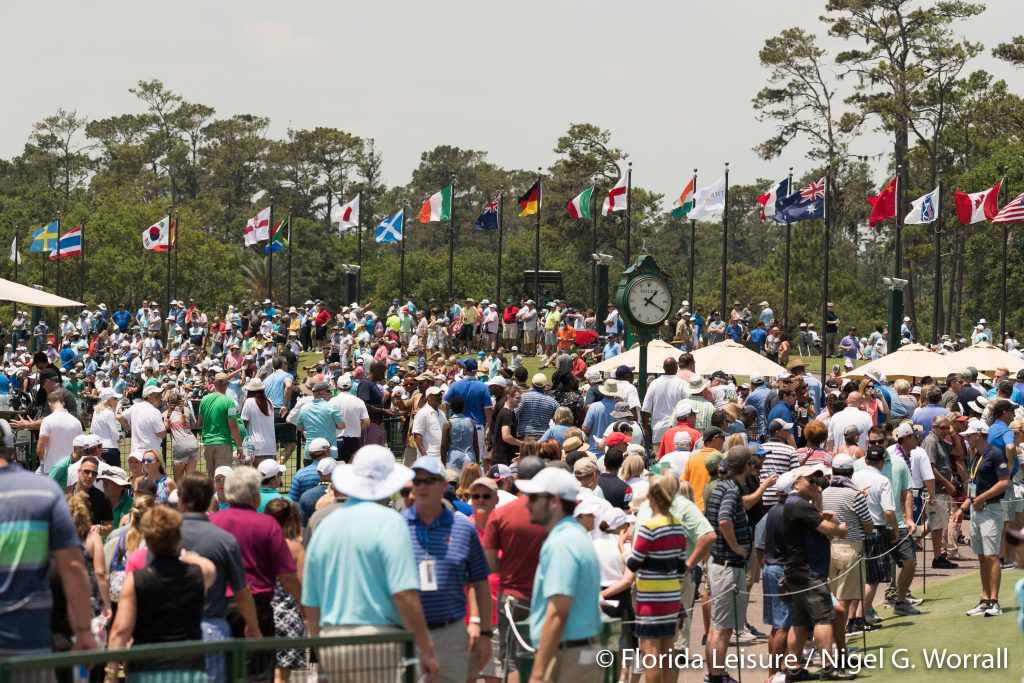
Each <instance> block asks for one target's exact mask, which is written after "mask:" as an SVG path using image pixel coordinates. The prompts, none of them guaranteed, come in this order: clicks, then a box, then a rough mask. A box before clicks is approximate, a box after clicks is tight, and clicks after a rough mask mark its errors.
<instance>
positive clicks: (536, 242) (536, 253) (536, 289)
mask: <svg viewBox="0 0 1024 683" xmlns="http://www.w3.org/2000/svg"><path fill="white" fill-rule="evenodd" d="M543 196H544V189H543V188H542V187H541V180H540V166H538V167H537V227H536V230H535V232H534V236H533V300H534V301H535V302H537V305H538V306H540V211H541V206H543V205H542V203H541V199H542V198H543Z"/></svg>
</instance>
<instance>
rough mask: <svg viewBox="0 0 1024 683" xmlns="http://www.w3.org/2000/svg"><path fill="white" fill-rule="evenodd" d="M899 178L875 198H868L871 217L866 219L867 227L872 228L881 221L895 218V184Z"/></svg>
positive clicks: (890, 182)
mask: <svg viewBox="0 0 1024 683" xmlns="http://www.w3.org/2000/svg"><path fill="white" fill-rule="evenodd" d="M898 181H899V177H898V176H897V177H896V178H893V179H892V180H890V181H889V182H888V183H886V185H885V187H884V188H882V193H881V194H879V195H877V196H875V197H868V204H870V205H871V216H870V217H868V225H870V226H871V227H872V228H873V227H875V226H876V225H878V224H879V223H881V222H882V221H885V220H888V219H890V218H895V217H896V183H897V182H898Z"/></svg>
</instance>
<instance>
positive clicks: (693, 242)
mask: <svg viewBox="0 0 1024 683" xmlns="http://www.w3.org/2000/svg"><path fill="white" fill-rule="evenodd" d="M693 198H694V199H696V198H697V169H693ZM690 210H691V211H692V210H693V203H692V202H691V204H690ZM696 267H697V221H695V220H691V221H690V286H689V292H688V296H687V299H686V300H687V301H689V302H690V306H694V305H695V304H694V302H693V296H694V295H693V270H694V268H696ZM721 313H722V317H723V318H724V317H725V311H724V310H723V311H722V312H721Z"/></svg>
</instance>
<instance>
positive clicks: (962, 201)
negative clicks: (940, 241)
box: [953, 180, 1003, 225]
mask: <svg viewBox="0 0 1024 683" xmlns="http://www.w3.org/2000/svg"><path fill="white" fill-rule="evenodd" d="M1002 185H1003V181H1002V180H1000V181H999V182H998V183H996V184H995V185H993V186H992V187H991V188H989V189H987V190H982V191H981V192H971V193H970V194H968V193H966V192H961V191H960V190H957V191H956V192H954V193H953V202H954V203H955V204H956V217H957V218H958V219H960V223H962V224H963V225H971V224H973V223H980V222H981V221H990V220H992V219H993V218H995V216H996V214H997V213H999V190H1000V189H1001V188H1002Z"/></svg>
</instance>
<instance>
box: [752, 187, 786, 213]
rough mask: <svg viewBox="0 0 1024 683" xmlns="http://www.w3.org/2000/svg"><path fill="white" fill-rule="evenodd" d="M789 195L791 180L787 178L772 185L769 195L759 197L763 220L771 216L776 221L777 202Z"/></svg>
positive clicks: (758, 201)
mask: <svg viewBox="0 0 1024 683" xmlns="http://www.w3.org/2000/svg"><path fill="white" fill-rule="evenodd" d="M788 194H789V178H786V179H784V180H780V181H779V182H777V183H775V184H774V185H772V187H771V189H770V190H768V194H763V195H761V196H760V197H758V198H757V203H758V204H760V205H761V220H762V221H763V220H767V219H768V216H771V217H772V219H773V220H774V219H775V205H776V202H777V201H778V200H779V199H781V198H782V197H785V196H786V195H788Z"/></svg>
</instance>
